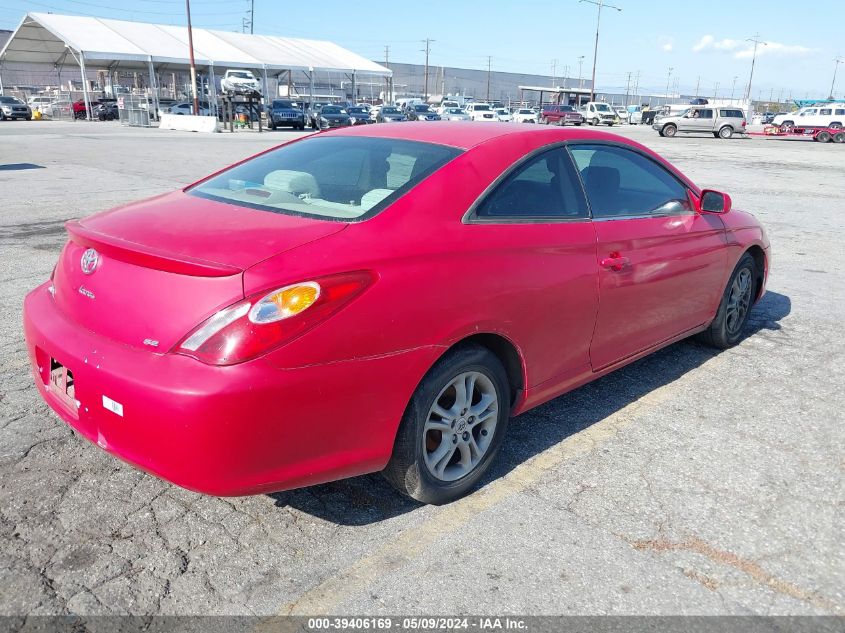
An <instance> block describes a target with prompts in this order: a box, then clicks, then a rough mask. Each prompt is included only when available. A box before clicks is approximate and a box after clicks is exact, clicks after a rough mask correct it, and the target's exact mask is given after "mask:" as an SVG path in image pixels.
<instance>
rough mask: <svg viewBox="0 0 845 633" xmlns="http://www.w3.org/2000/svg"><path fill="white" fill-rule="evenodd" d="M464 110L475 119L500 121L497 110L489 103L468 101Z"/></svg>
mask: <svg viewBox="0 0 845 633" xmlns="http://www.w3.org/2000/svg"><path fill="white" fill-rule="evenodd" d="M464 111H465V112H466V113H467V114H468V115H469V118H470V119H472V120H473V121H498V120H499V117H498V115H497V114H496V111H495V110H494V109H493V106H491V105H490V104H489V103H468V104H467V106H466V107H465V108H464Z"/></svg>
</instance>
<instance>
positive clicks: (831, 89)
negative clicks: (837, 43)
mask: <svg viewBox="0 0 845 633" xmlns="http://www.w3.org/2000/svg"><path fill="white" fill-rule="evenodd" d="M842 63H845V59H840V58H839V57H837V58H836V59H834V60H833V81H831V82H830V97H829V98H830V99H831V101H832V100H833V86H834V85H835V84H836V71H837V70H838V69H839V64H842Z"/></svg>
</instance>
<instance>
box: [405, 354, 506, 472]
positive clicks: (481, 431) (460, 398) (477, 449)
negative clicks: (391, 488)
mask: <svg viewBox="0 0 845 633" xmlns="http://www.w3.org/2000/svg"><path fill="white" fill-rule="evenodd" d="M498 420H499V399H498V396H497V395H496V388H495V386H494V385H493V381H492V380H490V378H488V377H487V376H486V375H485V374H483V373H481V372H478V371H468V372H464V373H461V374H459V375H458V376H456V377H455V378H453V379H452V380H451V381H450V382H449V383H448V384H447V385H446V386H445V387H444V388H443V389H442V390H441V391H440V393H439V394H438V395H437V397H436V398H435V399H434V402H433V404H432V405H431V408H430V409H429V412H428V416H427V418H426V421H425V424H424V426H423V437H422V442H423V456H424V460H425V465H426V468H427V469H428V471H429V472H430V473H431V474H432V475H433V476H434V477H436V478H437V479H439V480H441V481H456V480H458V479H461V478H462V477H465V476H466V475H468V474H469V473H471V472H472V471H473V470H474V469H475V468H476V467H477V466H478V464H479V463H481V460H482V459H483V458H484V455H485V454H486V453H487V450H488V449H489V448H490V444H491V443H492V441H493V436H494V435H495V430H496V424H497V423H498Z"/></svg>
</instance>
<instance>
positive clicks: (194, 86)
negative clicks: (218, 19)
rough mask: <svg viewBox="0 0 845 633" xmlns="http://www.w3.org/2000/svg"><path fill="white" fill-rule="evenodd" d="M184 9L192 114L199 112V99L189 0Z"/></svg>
mask: <svg viewBox="0 0 845 633" xmlns="http://www.w3.org/2000/svg"><path fill="white" fill-rule="evenodd" d="M185 11H186V12H187V13H188V50H189V52H190V59H191V90H192V91H193V93H194V115H198V114H199V113H200V100H199V97H198V96H197V65H196V63H195V62H194V32H193V30H192V29H191V0H185Z"/></svg>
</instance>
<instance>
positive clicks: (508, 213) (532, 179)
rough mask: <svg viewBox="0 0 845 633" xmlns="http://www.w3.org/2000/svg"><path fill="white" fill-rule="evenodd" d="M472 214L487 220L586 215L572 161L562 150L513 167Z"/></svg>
mask: <svg viewBox="0 0 845 633" xmlns="http://www.w3.org/2000/svg"><path fill="white" fill-rule="evenodd" d="M476 215H478V216H479V217H489V218H526V219H527V218H561V219H578V218H586V217H587V216H588V213H587V207H586V204H585V202H584V198H583V194H582V193H581V187H580V184H579V182H578V176H577V174H576V173H575V169H574V167H573V165H572V160H571V159H570V158H569V155H568V154H567V153H566V150H565V149H563V148H562V147H557V148H554V149H550V150H547V151H545V152H542V153H540V154H538V155H536V156H534V157H532V158H530V159H529V160H528V161H526V162H525V163H524V164H522V165H520V166H519V167H517V168H516V169H515V170H514V171H513V172H512V173H511V174H509V175H508V176H507V177H505V179H504V180H503V181H502V182H501V183H499V185H498V186H497V187H496V188H495V189H494V190H493V191H492V192H491V193H489V194H488V195H487V197H486V198H485V199H484V200H483V202H482V203H481V204H480V205H479V206H478V208H477V209H476Z"/></svg>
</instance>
